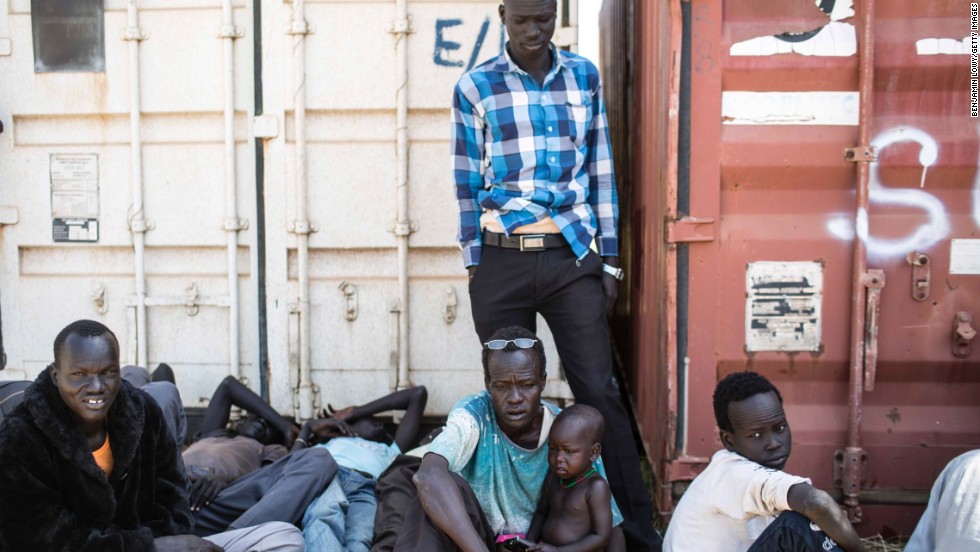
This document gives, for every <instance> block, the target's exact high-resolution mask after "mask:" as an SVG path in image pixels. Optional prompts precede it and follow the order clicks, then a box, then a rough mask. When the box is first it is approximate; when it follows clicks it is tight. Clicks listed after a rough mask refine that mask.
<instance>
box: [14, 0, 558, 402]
mask: <svg viewBox="0 0 980 552" xmlns="http://www.w3.org/2000/svg"><path fill="white" fill-rule="evenodd" d="M566 1H567V2H570V3H571V4H570V5H569V8H571V9H570V10H565V9H564V7H563V6H560V7H559V14H560V17H562V16H561V14H562V13H564V12H566V11H567V12H568V14H569V15H566V16H564V17H562V19H561V24H562V25H564V28H562V29H559V31H558V32H557V33H556V42H558V43H560V44H562V45H564V46H566V47H567V46H571V47H573V48H574V44H573V42H574V40H575V38H574V37H575V32H576V28H575V19H576V18H575V12H576V8H577V5H576V4H575V0H566ZM96 3H97V4H98V3H101V2H96ZM62 4H64V3H62ZM497 6H498V3H497V2H485V1H472V2H466V1H446V2H439V1H431V0H430V1H411V2H408V1H406V0H392V1H371V0H362V1H357V0H348V1H340V0H319V1H306V2H302V1H301V0H293V1H292V2H281V1H273V2H264V3H261V4H256V3H254V2H253V1H252V0H248V1H242V0H225V1H221V0H145V1H140V2H136V1H131V2H124V1H122V0H105V1H104V19H103V21H104V71H74V72H35V49H34V47H33V38H32V37H33V32H34V29H35V27H39V23H40V22H41V21H42V17H41V16H42V14H40V13H36V14H32V13H31V1H30V0H0V122H2V123H3V125H4V130H3V133H2V134H0V323H2V347H3V351H4V353H5V354H6V368H5V370H4V371H3V372H0V379H28V378H33V377H35V376H36V374H37V373H38V372H39V371H40V370H42V369H43V368H44V367H45V366H46V365H47V364H48V363H49V362H50V361H51V360H52V352H51V343H52V341H53V338H54V336H55V334H56V333H57V331H58V330H59V329H60V328H62V327H63V326H64V325H66V324H67V323H69V322H71V321H72V320H75V319H78V318H92V319H96V320H100V321H102V322H104V323H106V324H107V325H108V326H109V327H110V328H112V329H113V330H114V331H115V332H116V334H117V336H118V337H119V340H120V342H121V345H122V357H123V362H124V363H126V364H138V363H144V364H147V365H148V366H150V367H151V368H152V367H154V366H156V364H157V363H159V362H167V363H169V364H170V365H171V366H172V367H173V368H174V370H175V372H176V374H177V378H178V384H179V387H180V391H181V393H182V395H183V398H184V402H185V405H187V406H199V405H202V404H204V403H205V402H206V400H207V398H208V397H210V395H211V392H212V391H213V390H214V388H215V387H216V385H217V384H218V382H220V380H221V379H222V378H223V377H225V376H226V375H228V374H232V375H235V376H238V377H241V378H243V379H244V380H245V381H246V382H247V383H248V385H249V386H250V387H252V388H253V389H255V390H256V391H258V390H260V387H261V385H260V382H262V381H263V379H267V382H268V390H269V395H270V400H271V402H272V404H273V406H274V407H276V408H277V409H278V410H280V411H283V412H294V413H295V414H296V415H297V416H298V417H300V418H306V417H309V416H311V415H312V414H313V412H315V410H316V409H317V408H319V407H321V406H325V405H326V404H327V403H331V404H333V405H335V406H339V405H346V404H354V403H359V402H363V401H366V400H369V399H372V398H374V397H377V396H379V395H382V394H384V393H387V392H389V391H391V390H393V389H395V388H396V386H399V385H401V386H405V385H410V384H424V385H426V386H428V387H429V397H430V399H429V408H428V411H429V413H431V414H445V413H446V412H447V411H448V410H449V408H450V407H451V406H452V404H453V403H454V402H455V400H457V399H458V398H459V397H461V396H463V395H464V394H466V393H470V392H473V391H475V390H478V389H480V388H482V386H483V378H482V372H481V366H480V348H479V343H478V340H477V338H476V334H475V332H474V329H473V323H472V318H471V315H470V312H469V298H468V297H467V279H466V272H465V270H464V269H463V266H462V263H461V259H460V255H459V250H458V246H457V244H456V241H455V236H456V226H457V216H456V213H457V209H456V202H455V196H454V190H453V182H452V178H451V173H450V165H449V156H448V152H449V142H448V138H449V106H450V101H451V93H452V87H453V85H454V84H455V81H456V79H458V78H459V76H460V75H461V74H462V73H463V72H464V71H465V70H466V69H467V68H469V67H470V66H471V65H472V64H473V63H474V62H481V61H483V60H485V59H487V58H489V57H490V56H493V55H496V53H497V52H498V51H499V49H500V47H501V44H502V42H503V40H504V33H503V28H502V26H501V25H500V22H499V18H498V16H497ZM399 14H401V15H399ZM72 17H74V16H73V15H72V14H67V15H66V16H65V17H63V18H61V19H58V21H59V22H60V23H58V24H63V26H62V27H56V29H62V37H61V38H63V39H64V38H67V37H69V35H71V33H74V32H76V30H77V29H78V28H81V29H83V30H84V29H94V28H95V26H92V25H89V24H90V23H91V20H84V21H83V20H82V19H72ZM66 21H67V23H65V22H66ZM85 21H88V23H86V22H85ZM256 22H258V25H259V26H258V27H257V26H256ZM72 25H74V26H72ZM86 25H89V26H88V27H86ZM72 29H76V30H72ZM49 30H50V29H49ZM257 37H260V39H259V40H258V41H257V40H256V39H257ZM45 44H46V43H45ZM42 53H43V52H42ZM229 83H230V84H231V86H230V87H229V86H226V85H227V84H229ZM257 91H260V92H261V98H260V105H261V113H258V114H257V113H256V105H257V102H256V93H257ZM399 129H401V132H400V131H399ZM256 143H258V144H260V147H258V148H257V147H256V145H255V144H256ZM257 167H258V168H257ZM53 176H54V177H53ZM257 183H258V184H261V190H262V193H261V194H259V192H258V191H257V190H259V187H258V186H257ZM402 189H404V191H403V192H401V191H400V190H402ZM140 206H141V207H140ZM260 211H261V212H262V213H264V230H263V231H261V232H260V230H259V226H260V224H259V223H260V219H259V218H258V213H259V212H260ZM307 230H308V231H307ZM56 237H57V240H56ZM399 240H403V245H402V249H401V253H399ZM260 241H261V244H260ZM259 245H262V246H264V263H263V264H261V265H260V258H259V257H260V255H259ZM400 274H402V276H401V277H400ZM406 283H407V298H406V297H403V293H404V289H405V288H404V287H403V286H404V285H405V284H406ZM263 288H264V293H265V302H264V309H265V320H264V322H263V321H262V319H261V318H262V313H261V312H260V311H261V310H262V309H260V290H261V289H263ZM406 299H407V301H406ZM401 316H405V317H407V318H406V319H405V322H400V317H401ZM263 327H264V328H266V332H267V335H266V338H265V343H266V348H265V351H263V350H262V347H260V343H262V339H261V336H260V328H263ZM539 331H540V332H541V333H542V334H543V335H544V336H545V337H546V339H547V343H548V354H549V359H550V362H549V368H550V372H551V373H552V381H551V382H550V383H549V389H548V391H547V393H546V394H548V395H550V396H553V397H569V396H570V393H569V392H568V389H567V386H566V385H565V384H564V383H563V382H561V381H560V380H559V379H558V374H557V373H558V369H557V366H558V363H557V355H556V354H555V349H554V347H553V345H552V344H551V340H550V336H548V335H547V334H548V332H547V330H546V328H545V326H544V323H543V321H539ZM406 332H407V333H406ZM263 354H266V355H267V361H268V364H267V368H268V371H267V373H266V375H265V376H263V374H260V369H261V367H262V365H263V361H262V355H263Z"/></svg>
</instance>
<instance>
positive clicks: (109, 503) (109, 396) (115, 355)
mask: <svg viewBox="0 0 980 552" xmlns="http://www.w3.org/2000/svg"><path fill="white" fill-rule="evenodd" d="M54 352H55V362H54V363H53V364H52V365H51V366H49V367H48V368H47V369H46V370H44V371H42V372H41V374H40V375H39V376H38V378H37V380H35V381H34V383H33V384H31V386H30V387H29V388H28V389H27V390H26V391H25V393H24V402H23V404H21V405H20V406H18V407H17V409H16V410H15V411H14V412H13V413H12V414H11V415H10V417H9V418H7V419H6V420H5V422H4V424H3V425H2V426H0V549H2V550H3V551H4V552H17V551H21V550H24V551H31V552H40V551H45V552H48V551H60V550H65V551H68V550H71V551H100V552H108V551H124V550H125V551H135V550H139V551H143V550H157V551H168V550H200V551H220V550H222V549H221V547H219V546H217V545H215V544H213V543H211V542H208V541H205V540H203V539H200V538H198V537H195V536H192V535H190V534H189V533H190V532H191V529H192V524H193V520H192V517H191V513H190V509H189V506H188V501H187V491H186V482H185V479H184V474H183V466H182V465H181V463H180V460H179V456H178V455H177V452H176V444H175V442H174V440H173V437H172V436H171V434H170V431H169V430H168V428H167V425H166V423H165V422H164V418H163V414H162V412H161V410H160V408H159V407H158V406H157V405H156V404H155V403H154V402H153V400H152V399H150V397H149V395H146V394H145V393H142V392H141V391H139V390H138V389H136V388H134V387H132V386H131V385H129V384H128V383H126V382H124V381H122V379H121V377H120V374H119V344H118V341H117V340H116V337H115V335H113V334H112V332H111V331H110V330H109V329H108V328H106V327H105V326H103V325H102V324H99V323H98V322H92V321H87V320H84V321H78V322H75V323H73V324H71V325H69V326H68V327H66V328H65V329H64V330H62V332H61V334H59V335H58V338H57V339H56V340H55V346H54Z"/></svg>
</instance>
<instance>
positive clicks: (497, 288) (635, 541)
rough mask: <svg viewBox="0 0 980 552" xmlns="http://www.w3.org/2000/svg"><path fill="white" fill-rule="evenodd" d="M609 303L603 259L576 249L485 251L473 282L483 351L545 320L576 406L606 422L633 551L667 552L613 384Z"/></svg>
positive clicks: (610, 472)
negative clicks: (499, 337) (513, 329)
mask: <svg viewBox="0 0 980 552" xmlns="http://www.w3.org/2000/svg"><path fill="white" fill-rule="evenodd" d="M605 302H606V299H605V295H604V294H603V292H602V259H601V258H600V257H599V256H598V255H597V254H596V253H594V252H590V253H589V254H588V255H587V256H586V257H585V258H583V259H582V260H581V261H579V260H577V259H576V257H575V254H574V253H573V252H572V249H571V248H570V247H561V248H555V249H546V250H544V251H536V252H522V251H520V250H518V249H505V248H501V247H493V246H486V245H484V247H483V253H482V256H481V259H480V264H479V266H478V267H477V269H476V273H475V274H474V276H473V278H472V279H471V280H470V306H471V310H472V311H473V322H474V324H475V325H476V333H477V335H479V337H480V342H481V343H483V342H485V341H487V340H489V339H490V336H491V335H492V334H493V332H495V331H497V330H498V329H500V328H503V327H506V326H522V327H525V328H527V329H529V330H531V331H532V332H537V322H536V317H535V315H536V314H537V313H540V314H541V316H542V317H544V319H545V321H546V322H547V323H548V328H550V329H551V333H552V335H554V337H555V345H556V346H557V348H558V355H559V356H560V357H561V362H562V366H563V367H564V370H565V376H566V377H567V378H568V384H569V386H570V387H571V389H572V393H573V394H574V395H575V400H576V401H578V402H580V403H583V404H587V405H589V406H592V407H595V408H596V409H598V410H599V412H601V413H602V415H603V417H604V418H605V421H606V432H605V435H604V436H603V439H602V461H603V462H604V463H605V466H606V475H607V476H608V477H609V487H610V489H611V490H612V493H613V496H614V497H615V498H616V503H617V504H618V505H619V508H620V510H621V511H622V513H623V517H624V518H625V522H624V523H623V529H624V531H625V533H626V544H627V548H628V550H630V551H646V550H660V546H661V540H660V537H659V536H658V535H657V533H656V532H655V531H654V529H653V525H652V520H653V506H652V505H651V502H650V493H649V491H648V490H647V487H646V485H644V483H643V477H642V476H641V474H640V457H639V454H638V453H637V450H636V442H635V440H634V438H633V432H632V426H631V424H630V420H629V416H628V415H627V413H626V409H625V407H624V405H623V402H622V399H621V398H620V394H619V388H618V386H617V384H616V381H615V380H614V379H613V376H612V351H611V349H610V346H609V327H608V324H607V322H606V307H605Z"/></svg>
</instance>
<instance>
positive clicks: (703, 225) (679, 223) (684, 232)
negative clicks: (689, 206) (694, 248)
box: [666, 217, 715, 243]
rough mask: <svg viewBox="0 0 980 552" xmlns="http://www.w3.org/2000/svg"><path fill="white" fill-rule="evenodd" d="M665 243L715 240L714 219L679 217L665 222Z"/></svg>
mask: <svg viewBox="0 0 980 552" xmlns="http://www.w3.org/2000/svg"><path fill="white" fill-rule="evenodd" d="M666 230H667V232H666V234H667V243H682V242H708V241H714V239H715V219H710V218H696V217H681V218H679V219H677V220H668V221H667V228H666Z"/></svg>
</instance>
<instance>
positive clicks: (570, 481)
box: [527, 404, 612, 552]
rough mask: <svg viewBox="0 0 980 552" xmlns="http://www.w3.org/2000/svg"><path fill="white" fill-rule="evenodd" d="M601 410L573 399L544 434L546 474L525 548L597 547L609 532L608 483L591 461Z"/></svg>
mask: <svg viewBox="0 0 980 552" xmlns="http://www.w3.org/2000/svg"><path fill="white" fill-rule="evenodd" d="M603 425H604V422H603V420H602V414H600V413H599V411H598V410H596V409H595V408H592V407H591V406H586V405H584V404H573V405H572V406H570V407H568V408H566V409H564V410H562V411H561V413H560V414H558V417H556V418H555V423H554V424H553V425H552V426H551V433H550V434H549V435H548V467H549V468H550V471H549V472H548V477H547V478H546V479H545V481H544V489H542V491H541V500H540V501H539V502H538V508H537V510H536V511H535V512H534V517H533V518H532V519H531V527H530V529H528V531H527V540H529V541H531V542H533V543H535V544H534V545H533V546H530V547H528V551H529V552H557V551H558V550H561V551H562V552H600V551H602V550H605V549H606V546H607V545H608V544H609V541H610V539H611V537H612V511H611V510H610V509H609V497H610V496H611V493H610V491H609V484H608V483H606V480H605V479H603V478H602V477H600V476H599V474H598V472H597V470H596V467H595V462H596V460H597V459H598V458H599V454H600V453H601V452H602V444H601V441H602V431H603Z"/></svg>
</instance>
